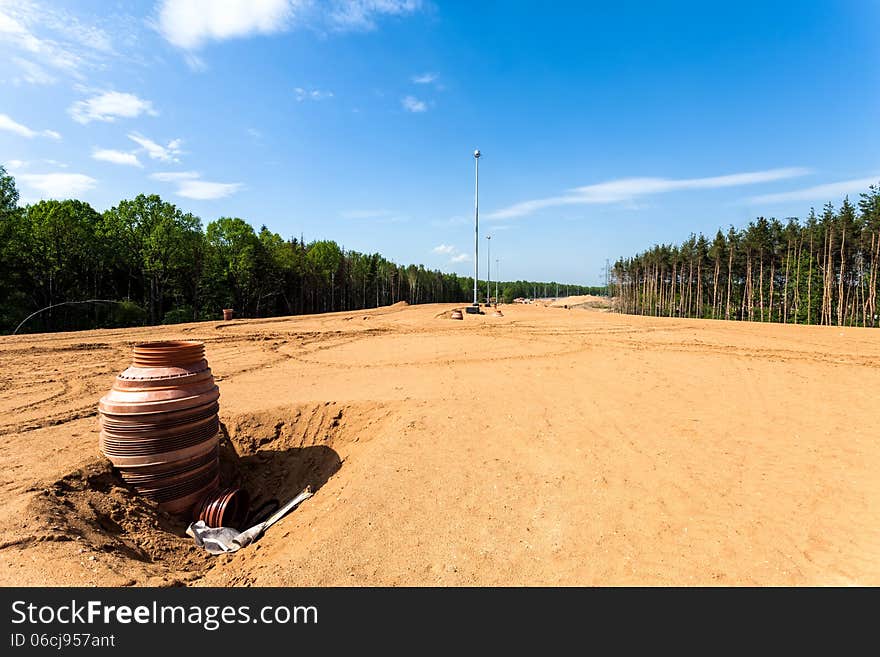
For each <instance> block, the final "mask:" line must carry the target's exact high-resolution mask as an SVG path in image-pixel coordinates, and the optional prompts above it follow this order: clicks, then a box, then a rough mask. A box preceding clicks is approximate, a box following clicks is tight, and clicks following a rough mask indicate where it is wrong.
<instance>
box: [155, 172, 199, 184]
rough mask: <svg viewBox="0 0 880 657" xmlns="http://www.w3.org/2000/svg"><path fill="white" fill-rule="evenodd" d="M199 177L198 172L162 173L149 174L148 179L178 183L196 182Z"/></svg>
mask: <svg viewBox="0 0 880 657" xmlns="http://www.w3.org/2000/svg"><path fill="white" fill-rule="evenodd" d="M200 177H201V174H200V173H199V172H198V171H164V172H159V173H151V174H150V178H152V179H153V180H158V181H159V182H180V181H182V180H196V179H198V178H200Z"/></svg>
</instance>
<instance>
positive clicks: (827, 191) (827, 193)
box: [747, 174, 880, 204]
mask: <svg viewBox="0 0 880 657" xmlns="http://www.w3.org/2000/svg"><path fill="white" fill-rule="evenodd" d="M877 184H880V174H878V175H876V176H873V177H870V178H856V179H855V180H842V181H840V182H833V183H826V184H824V185H815V186H813V187H807V188H804V189H795V190H793V191H790V192H779V193H777V194H761V195H760V196H752V197H750V198H749V199H747V202H749V203H753V204H769V203H787V202H789V201H823V202H825V201H833V200H835V199H839V198H841V197H843V196H847V195H848V194H860V193H861V192H866V191H868V187H870V186H871V185H877Z"/></svg>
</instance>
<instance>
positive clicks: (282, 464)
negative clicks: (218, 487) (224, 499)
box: [220, 423, 342, 512]
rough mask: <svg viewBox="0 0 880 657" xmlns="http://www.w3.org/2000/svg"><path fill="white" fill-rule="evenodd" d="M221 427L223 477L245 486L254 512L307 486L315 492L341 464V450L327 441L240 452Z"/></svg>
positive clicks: (228, 483) (224, 481) (229, 482)
mask: <svg viewBox="0 0 880 657" xmlns="http://www.w3.org/2000/svg"><path fill="white" fill-rule="evenodd" d="M220 430H221V433H222V436H223V438H222V439H221V441H220V481H221V482H222V485H223V486H236V487H239V488H243V489H244V490H246V491H247V493H248V495H250V500H251V504H250V507H251V511H252V512H253V511H254V510H256V509H259V508H260V507H261V506H263V505H265V504H267V503H270V502H272V501H273V500H274V501H277V502H278V503H279V504H284V503H285V502H287V501H289V500H291V499H292V498H294V497H295V496H296V495H298V494H299V493H301V492H302V491H303V489H305V488H306V487H307V486H308V487H310V488H311V490H312V493H315V492H317V491H318V490H319V489H320V488H321V487H322V486H323V485H324V484H326V483H327V480H328V479H330V477H332V476H333V475H334V474H335V473H336V472H337V471H339V469H340V468H341V467H342V460H341V459H340V458H339V454H337V453H336V451H335V450H334V449H332V448H330V447H327V446H326V445H312V446H308V447H290V448H286V449H272V448H271V446H267V447H266V448H263V449H259V450H258V451H257V452H256V453H253V454H239V453H238V452H237V451H236V449H235V445H234V444H233V442H232V441H231V440H230V439H229V434H228V433H227V431H226V427H225V426H224V425H223V423H221V425H220Z"/></svg>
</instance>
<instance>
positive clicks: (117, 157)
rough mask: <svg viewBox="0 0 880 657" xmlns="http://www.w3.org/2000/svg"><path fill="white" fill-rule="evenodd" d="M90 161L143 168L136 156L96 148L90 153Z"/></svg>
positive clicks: (124, 152)
mask: <svg viewBox="0 0 880 657" xmlns="http://www.w3.org/2000/svg"><path fill="white" fill-rule="evenodd" d="M92 159H95V160H101V161H102V162H110V163H112V164H124V165H127V166H132V167H143V166H144V165H143V164H141V162H140V160H138V158H137V155H135V154H134V153H128V152H126V151H115V150H113V149H110V148H96V149H95V150H94V151H92Z"/></svg>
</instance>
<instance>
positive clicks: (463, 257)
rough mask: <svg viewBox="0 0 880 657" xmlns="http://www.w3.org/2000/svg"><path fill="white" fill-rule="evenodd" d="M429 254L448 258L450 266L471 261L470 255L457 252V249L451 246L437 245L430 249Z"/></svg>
mask: <svg viewBox="0 0 880 657" xmlns="http://www.w3.org/2000/svg"><path fill="white" fill-rule="evenodd" d="M431 253H436V254H437V255H441V256H449V262H450V263H451V264H458V263H460V262H468V261H469V260H470V259H471V256H470V254H468V253H464V252H462V251H459V250H458V247H456V246H454V245H452V244H438V245H437V246H435V247H434V248H433V249H431Z"/></svg>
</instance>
